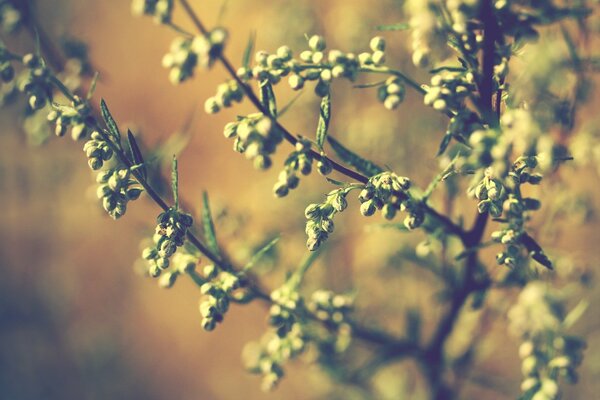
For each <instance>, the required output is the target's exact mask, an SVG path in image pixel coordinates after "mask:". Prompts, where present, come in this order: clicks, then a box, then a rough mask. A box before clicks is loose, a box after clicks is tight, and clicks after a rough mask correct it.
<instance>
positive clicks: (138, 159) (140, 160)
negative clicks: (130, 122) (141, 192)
mask: <svg viewBox="0 0 600 400" xmlns="http://www.w3.org/2000/svg"><path fill="white" fill-rule="evenodd" d="M127 142H128V143H129V151H130V152H131V160H132V161H133V164H134V165H141V167H140V168H139V170H140V174H141V175H142V177H143V178H144V179H146V177H147V174H146V166H145V165H144V157H143V156H142V152H141V151H140V147H139V146H138V144H137V142H136V140H135V137H134V136H133V133H131V131H130V130H129V129H127Z"/></svg>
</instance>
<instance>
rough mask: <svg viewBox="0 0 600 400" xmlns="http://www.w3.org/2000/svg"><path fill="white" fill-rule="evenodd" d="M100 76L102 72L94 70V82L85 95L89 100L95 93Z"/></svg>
mask: <svg viewBox="0 0 600 400" xmlns="http://www.w3.org/2000/svg"><path fill="white" fill-rule="evenodd" d="M99 76H100V74H99V73H98V71H96V72H94V77H93V78H92V83H91V84H90V88H89V89H88V92H87V95H86V96H85V98H86V99H87V100H90V99H91V98H92V96H93V95H94V92H95V91H96V84H97V83H98V77H99Z"/></svg>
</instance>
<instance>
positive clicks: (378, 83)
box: [352, 80, 385, 89]
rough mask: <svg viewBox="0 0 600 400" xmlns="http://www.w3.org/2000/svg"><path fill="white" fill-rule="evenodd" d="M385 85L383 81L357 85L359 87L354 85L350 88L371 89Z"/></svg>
mask: <svg viewBox="0 0 600 400" xmlns="http://www.w3.org/2000/svg"><path fill="white" fill-rule="evenodd" d="M384 83H385V80H383V81H377V82H371V83H363V84H359V85H354V86H352V87H353V88H354V89H369V88H372V87H378V86H381V85H383V84H384Z"/></svg>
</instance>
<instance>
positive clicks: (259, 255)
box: [243, 236, 281, 271]
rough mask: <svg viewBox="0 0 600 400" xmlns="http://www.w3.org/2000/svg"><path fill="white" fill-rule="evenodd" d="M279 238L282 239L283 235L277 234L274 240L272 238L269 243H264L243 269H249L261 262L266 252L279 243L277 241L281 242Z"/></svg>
mask: <svg viewBox="0 0 600 400" xmlns="http://www.w3.org/2000/svg"><path fill="white" fill-rule="evenodd" d="M279 239H281V237H280V236H276V237H275V238H273V240H271V241H270V242H269V243H267V244H266V245H264V246H263V247H262V248H261V249H260V250H258V251H257V252H256V253H254V255H253V256H252V258H251V259H250V261H248V263H247V264H246V265H245V266H244V268H243V270H244V271H248V270H249V269H251V268H252V267H254V266H255V265H256V263H257V262H259V261H260V259H261V258H263V256H264V255H265V254H267V253H268V252H269V251H270V250H271V249H272V248H273V247H274V246H275V245H276V244H277V242H279Z"/></svg>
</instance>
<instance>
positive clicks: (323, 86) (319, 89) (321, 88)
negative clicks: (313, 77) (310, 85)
mask: <svg viewBox="0 0 600 400" xmlns="http://www.w3.org/2000/svg"><path fill="white" fill-rule="evenodd" d="M328 93H329V84H328V83H326V82H324V81H322V80H319V82H317V85H316V86H315V94H316V95H317V96H319V97H325V96H327V94H328Z"/></svg>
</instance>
